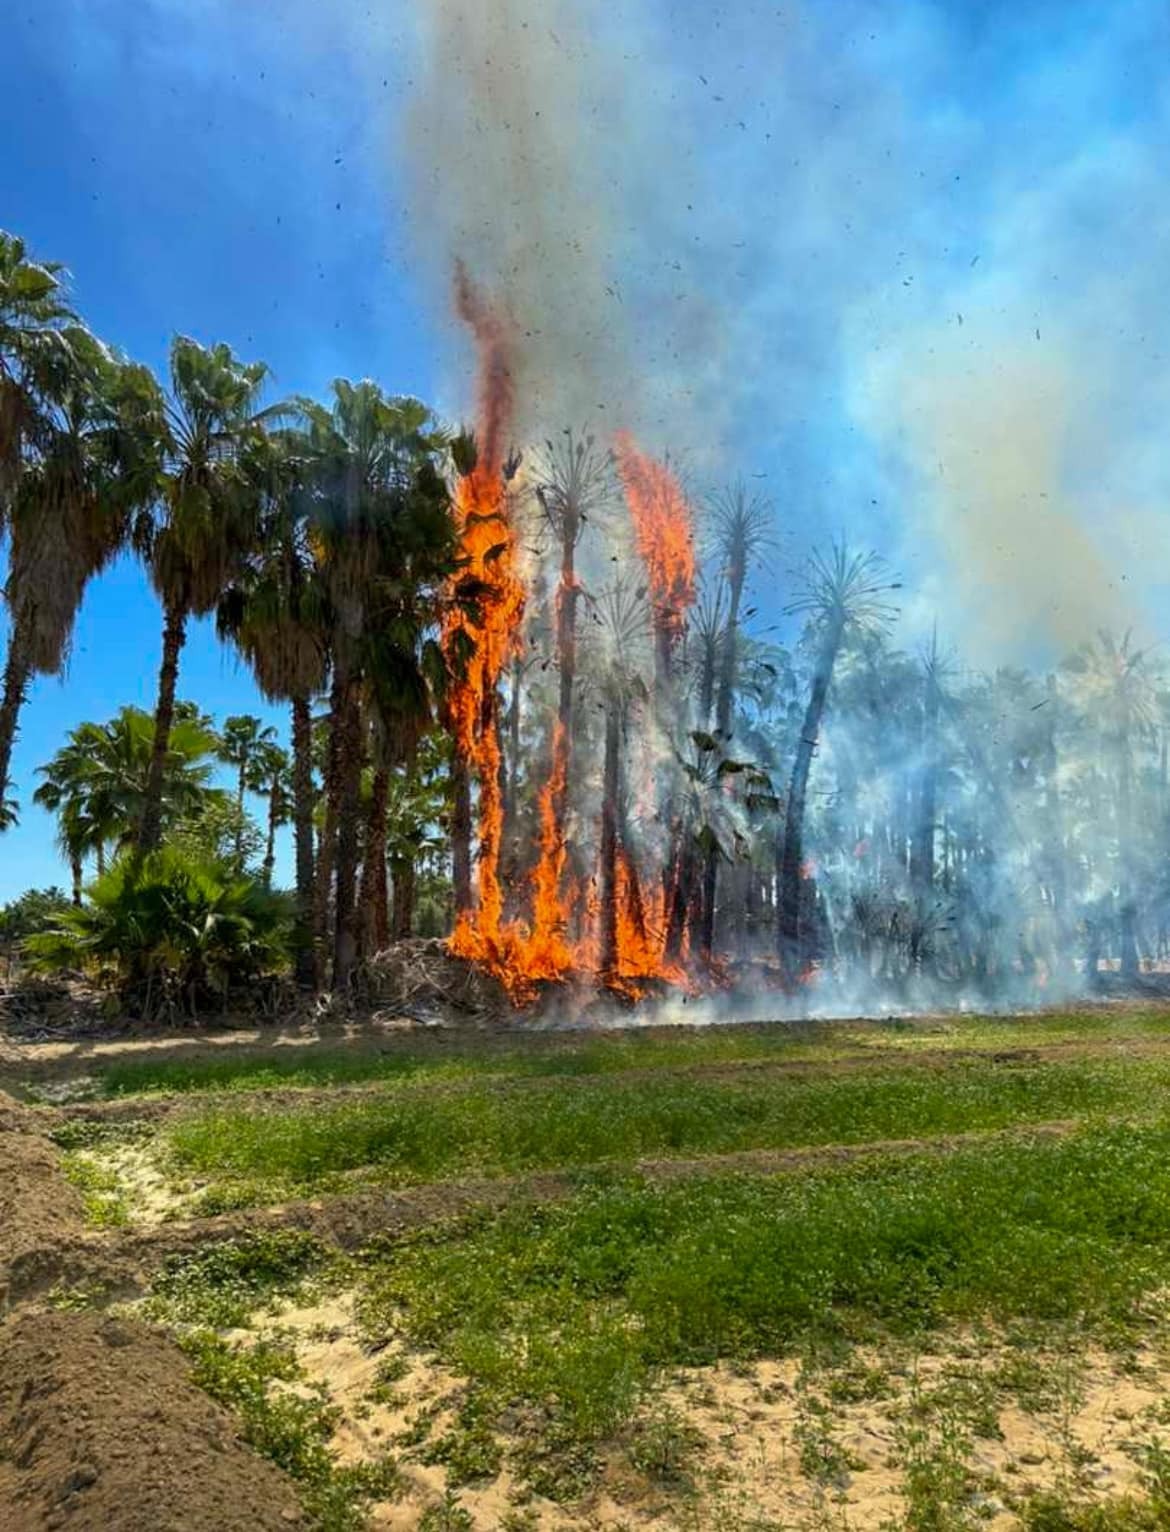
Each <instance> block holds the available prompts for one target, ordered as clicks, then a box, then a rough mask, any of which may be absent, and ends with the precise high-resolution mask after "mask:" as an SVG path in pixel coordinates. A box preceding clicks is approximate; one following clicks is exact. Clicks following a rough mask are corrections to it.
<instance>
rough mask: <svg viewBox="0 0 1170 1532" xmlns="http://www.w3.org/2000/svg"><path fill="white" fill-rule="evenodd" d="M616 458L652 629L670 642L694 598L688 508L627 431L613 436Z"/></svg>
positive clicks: (669, 476)
mask: <svg viewBox="0 0 1170 1532" xmlns="http://www.w3.org/2000/svg"><path fill="white" fill-rule="evenodd" d="M614 455H615V457H616V459H617V466H618V473H619V474H620V476H621V481H622V487H623V489H624V490H625V493H626V503H627V504H628V506H629V508H630V516H631V518H632V520H633V523H634V536H635V538H636V540H637V544H638V552H639V554H640V555H641V557H642V562H643V563H644V564H645V566H646V575H647V578H648V580H649V583H650V596H651V600H652V601H653V604H654V621H655V626H656V627H659V628H661V629H662V630H663V631H664V632H665V633H666V634H667V635H668V636H669V639H670V642H671V643H674V642H677V640H678V638H679V637H680V635H681V633H682V630H683V626H684V624H685V622H686V614H687V611H688V610H689V608H690V607H691V606H692V605H693V604H694V600H695V536H694V527H693V520H692V516H691V508H690V506H689V504H688V503H687V498H686V496H685V495H684V494H683V490H682V486H681V484H679V482H678V479H677V478H676V477H675V475H674V474H673V473H672V472H671V470H670V468H669V467H668V466H667V465H666V464H665V463H660V462H658V461H657V460H656V459H655V458H652V457H650V456H648V455H647V454H646V453H645V452H643V451H642V450H641V448H640V447H639V446H638V445H637V443H636V442H635V441H634V438H633V437H632V436H631V435H630V433H629V432H628V431H619V432H618V434H617V436H616V437H615V439H614Z"/></svg>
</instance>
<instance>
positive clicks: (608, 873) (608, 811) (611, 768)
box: [601, 696, 621, 976]
mask: <svg viewBox="0 0 1170 1532" xmlns="http://www.w3.org/2000/svg"><path fill="white" fill-rule="evenodd" d="M620 735H621V703H620V701H619V699H618V698H617V697H614V696H610V697H608V698H607V699H606V706H605V764H604V767H603V775H602V782H601V972H602V975H603V976H613V975H616V973H617V967H618V939H617V839H618V835H617V831H618V794H619V785H620V784H619V768H620V764H621V749H620Z"/></svg>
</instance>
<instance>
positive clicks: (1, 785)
mask: <svg viewBox="0 0 1170 1532" xmlns="http://www.w3.org/2000/svg"><path fill="white" fill-rule="evenodd" d="M26 651H27V645H26V644H25V642H24V636H23V634H21V633H20V632H19V630H18V629H17V627H16V625H15V624H13V627H12V629H11V631H10V633H9V638H8V662H7V664H6V665H5V666H4V691H3V696H2V697H0V824H2V823H3V818H4V815H3V809H4V800H5V798H6V797H7V796H8V791H7V790H8V772H9V768H10V767H11V765H12V747H13V744H14V743H15V741H16V730H17V722H18V719H19V717H20V710H21V707H22V706H23V705H24V697H25V692H26V691H27V690H28V682H29V677H30V676H31V675H32V666H31V665H30V664H29V662H28V659H27V654H26Z"/></svg>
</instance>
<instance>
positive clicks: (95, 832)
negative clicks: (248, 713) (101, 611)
mask: <svg viewBox="0 0 1170 1532" xmlns="http://www.w3.org/2000/svg"><path fill="white" fill-rule="evenodd" d="M153 738H154V725H153V721H152V719H151V716H150V714H149V713H145V712H143V711H142V709H141V708H135V707H124V708H122V709H121V710H120V711H119V712H118V713H117V714H116V715H115V716H114V717H113V718H112V719H110V720H109V722H107V723H103V724H99V723H82V724H78V726H77V727H76V728H75V729H71V730H70V732H69V736H68V739H67V741H66V743H65V744H64V745H63V746H62V747H61V749H60V750H58V751H57V753H56V755H54V756H53V758H52V760H51V761H48V762H46V764H45V765H44V766H42V767H40V768H39V771H38V775H40V776H42V777H44V779H45V780H44V782H43V783H42V784H41V786H40V787H39V788H38V789H37V791H36V793H35V794H34V800H35V801H36V802H37V803H39V804H40V805H41V807H42V808H46V809H48V810H49V811H50V812H52V813H55V814H56V815H57V816H58V822H59V826H60V830H59V837H58V838H59V842H60V844H61V847H62V849H63V850H64V851H65V853H66V855H67V856H68V857H69V859H70V863H71V866H72V868H73V872H74V889H75V894H76V893H77V892H78V890H79V884H80V873H81V864H82V862H83V861H84V858H85V857H86V856H88V855H90V854H92V855H93V856H95V857H96V859H97V864H98V872H99V874H100V873H101V872H102V871H103V870H104V866H105V859H106V854H107V852H108V851H109V850H111V849H112V850H115V851H116V850H118V849H120V848H122V847H124V846H127V845H129V844H130V843H131V841H132V840H133V839H134V836H135V835H136V833H137V830H138V826H139V824H140V822H141V819H142V806H143V802H144V800H145V797H146V791H147V782H148V779H149V776H150V765H151V758H152V745H153ZM216 743H217V742H216V739H215V736H214V735H213V734H210V733H209V732H208V731H207V730H206V729H205V728H204V727H203V726H202V724H201V723H200V722H199V721H197V720H196V719H193V718H182V719H180V720H179V721H178V722H177V723H176V724H175V726H174V728H173V729H172V730H171V737H170V744H169V747H168V750H167V756H166V759H165V762H164V768H165V769H164V774H163V801H162V812H161V820H162V824H163V826H164V827H165V828H168V829H169V828H170V827H172V826H174V825H176V824H178V823H180V822H182V821H184V820H187V819H190V818H191V817H192V816H193V815H195V814H197V813H198V812H199V810H200V809H201V808H202V807H203V805H204V804H205V802H206V800H207V796H208V793H209V792H210V791H211V790H212V789H211V785H210V784H211V775H212V769H213V767H212V757H213V755H214V752H215V749H216Z"/></svg>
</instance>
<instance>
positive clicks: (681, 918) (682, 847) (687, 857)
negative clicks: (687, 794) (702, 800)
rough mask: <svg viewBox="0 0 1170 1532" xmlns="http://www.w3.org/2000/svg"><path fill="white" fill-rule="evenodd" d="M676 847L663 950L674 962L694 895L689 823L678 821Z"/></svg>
mask: <svg viewBox="0 0 1170 1532" xmlns="http://www.w3.org/2000/svg"><path fill="white" fill-rule="evenodd" d="M675 840H676V849H675V854H674V856H673V857H672V858H671V872H670V880H669V883H668V885H667V890H666V942H665V945H664V949H663V950H664V952H665V955H666V959H667V961H668V962H671V963H677V962H678V961H679V959H680V958H681V957H682V951H683V937H684V936H685V935H686V931H687V921H688V917H689V915H690V912H691V907H692V904H693V901H694V897H695V871H696V862H697V857H696V854H695V845H694V837H693V836H692V835H691V832H690V827H689V826H687V825H681V826H680V827H679V829H678V833H677V835H676V837H675Z"/></svg>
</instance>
